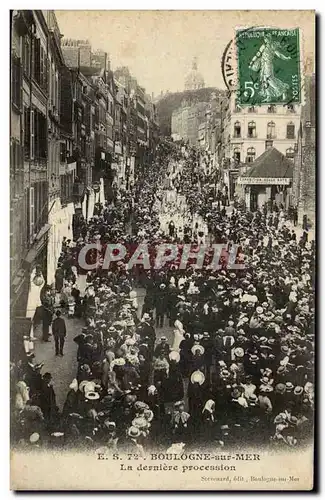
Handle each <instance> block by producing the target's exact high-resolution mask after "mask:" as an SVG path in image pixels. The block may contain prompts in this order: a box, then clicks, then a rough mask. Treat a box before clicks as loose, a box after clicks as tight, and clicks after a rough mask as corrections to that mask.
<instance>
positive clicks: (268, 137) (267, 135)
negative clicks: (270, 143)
mask: <svg viewBox="0 0 325 500" xmlns="http://www.w3.org/2000/svg"><path fill="white" fill-rule="evenodd" d="M266 138H267V139H276V134H266Z"/></svg>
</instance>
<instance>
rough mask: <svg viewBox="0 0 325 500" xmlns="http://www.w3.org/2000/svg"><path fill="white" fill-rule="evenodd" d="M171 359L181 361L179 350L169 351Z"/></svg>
mask: <svg viewBox="0 0 325 500" xmlns="http://www.w3.org/2000/svg"><path fill="white" fill-rule="evenodd" d="M169 359H170V360H171V361H176V362H177V363H178V362H179V360H180V355H179V353H178V352H176V351H171V352H170V353H169Z"/></svg>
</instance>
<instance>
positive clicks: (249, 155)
mask: <svg viewBox="0 0 325 500" xmlns="http://www.w3.org/2000/svg"><path fill="white" fill-rule="evenodd" d="M272 147H273V141H265V149H270V148H272ZM285 156H286V158H288V159H291V160H292V159H293V158H294V156H295V150H294V149H293V148H288V149H287V150H286V154H285ZM233 158H234V160H235V162H237V163H239V162H240V159H241V151H240V148H234V155H233ZM255 158H256V149H255V148H254V147H250V148H247V152H246V162H247V163H251V162H253V161H254V160H255Z"/></svg>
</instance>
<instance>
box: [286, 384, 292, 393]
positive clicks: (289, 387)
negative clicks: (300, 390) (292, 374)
mask: <svg viewBox="0 0 325 500" xmlns="http://www.w3.org/2000/svg"><path fill="white" fill-rule="evenodd" d="M293 388H294V385H293V383H292V382H286V391H287V392H291V391H292V389H293Z"/></svg>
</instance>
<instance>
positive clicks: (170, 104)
mask: <svg viewBox="0 0 325 500" xmlns="http://www.w3.org/2000/svg"><path fill="white" fill-rule="evenodd" d="M212 92H216V93H217V94H223V93H224V92H225V91H224V90H219V89H216V88H214V87H207V88H204V89H198V90H184V92H175V93H170V94H165V95H164V96H163V97H162V98H161V99H160V100H159V101H158V102H157V103H156V106H157V112H158V120H159V127H160V132H161V134H162V135H168V136H169V135H171V118H172V113H173V111H175V109H177V108H179V107H180V106H181V104H182V101H184V100H186V101H188V102H190V103H191V102H195V101H198V102H209V101H210V97H211V94H212Z"/></svg>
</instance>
